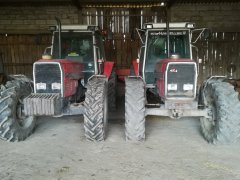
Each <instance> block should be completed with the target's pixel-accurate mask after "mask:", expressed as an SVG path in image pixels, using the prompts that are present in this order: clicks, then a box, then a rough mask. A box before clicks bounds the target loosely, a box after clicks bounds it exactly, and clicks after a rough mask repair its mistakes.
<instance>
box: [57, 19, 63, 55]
mask: <svg viewBox="0 0 240 180" xmlns="http://www.w3.org/2000/svg"><path fill="white" fill-rule="evenodd" d="M55 20H56V21H57V25H58V58H59V59H62V37H61V34H62V24H61V21H60V19H58V18H57V17H55Z"/></svg>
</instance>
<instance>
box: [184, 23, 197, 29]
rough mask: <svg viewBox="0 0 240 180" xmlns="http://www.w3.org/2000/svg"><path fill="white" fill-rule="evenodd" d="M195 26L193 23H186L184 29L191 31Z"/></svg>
mask: <svg viewBox="0 0 240 180" xmlns="http://www.w3.org/2000/svg"><path fill="white" fill-rule="evenodd" d="M194 26H195V24H194V23H186V28H189V29H193V28H194Z"/></svg>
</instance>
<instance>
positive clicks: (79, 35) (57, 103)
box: [0, 20, 115, 141]
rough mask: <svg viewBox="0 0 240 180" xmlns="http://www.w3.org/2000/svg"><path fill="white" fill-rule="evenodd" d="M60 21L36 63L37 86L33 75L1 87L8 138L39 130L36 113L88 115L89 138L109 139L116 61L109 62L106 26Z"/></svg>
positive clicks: (2, 123) (0, 113)
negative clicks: (103, 30) (109, 119)
mask: <svg viewBox="0 0 240 180" xmlns="http://www.w3.org/2000/svg"><path fill="white" fill-rule="evenodd" d="M57 21H58V26H54V27H51V30H52V31H53V37H52V45H51V46H50V47H48V48H47V49H46V50H45V54H44V55H43V57H42V59H40V60H38V61H37V62H35V63H34V64H33V89H31V88H32V82H31V81H29V80H25V81H20V82H19V81H18V82H17V83H16V82H10V83H8V84H10V85H8V86H6V87H4V88H2V89H1V92H0V93H1V94H0V95H1V97H0V137H1V138H2V139H4V140H8V141H21V140H24V139H25V138H26V137H28V136H29V135H30V134H31V133H32V131H33V130H34V127H35V117H37V116H54V117H59V116H63V115H77V114H84V129H85V135H86V138H87V139H88V140H90V141H102V140H104V138H105V134H106V126H107V119H108V115H107V114H108V98H109V99H110V101H109V106H110V107H115V105H114V104H115V88H114V86H115V77H114V72H112V69H113V65H114V63H113V62H108V61H105V53H104V46H103V37H102V35H101V31H100V30H99V28H98V27H97V26H87V25H86V26H85V25H64V26H61V22H60V21H59V20H57ZM47 51H49V52H48V53H47ZM108 87H110V88H108ZM32 90H33V93H31V92H32ZM110 96H111V97H110Z"/></svg>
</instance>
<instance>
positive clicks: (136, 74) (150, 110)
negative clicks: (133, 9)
mask: <svg viewBox="0 0 240 180" xmlns="http://www.w3.org/2000/svg"><path fill="white" fill-rule="evenodd" d="M193 26H194V24H191V23H158V24H151V23H148V24H145V27H144V29H138V30H137V31H138V34H139V37H140V39H141V41H142V44H143V45H142V47H141V49H140V53H139V59H138V60H137V62H136V61H134V62H133V68H132V71H131V72H132V74H131V76H129V77H127V78H126V92H125V134H126V139H127V140H134V141H141V140H144V139H145V117H146V116H148V115H155V116H167V117H171V118H174V119H179V118H181V117H186V116H188V117H200V121H201V129H202V134H203V136H204V137H205V139H206V140H207V141H208V142H211V143H218V142H219V143H228V142H233V141H236V139H237V138H238V137H239V136H240V101H239V93H238V92H237V91H236V88H234V86H233V85H232V84H230V83H229V79H228V78H226V77H223V76H214V77H210V78H209V79H207V80H206V81H205V82H204V83H203V84H202V85H201V88H198V86H197V80H198V65H199V64H198V62H196V61H194V60H192V59H193V58H192V45H193V44H192V34H193V32H196V31H198V32H200V33H198V36H197V38H196V39H195V40H194V42H196V41H197V39H199V37H201V36H203V37H204V35H207V34H208V32H209V31H207V30H206V29H201V30H199V29H198V30H196V31H195V30H194V29H193ZM233 81H234V80H233ZM234 82H237V81H234Z"/></svg>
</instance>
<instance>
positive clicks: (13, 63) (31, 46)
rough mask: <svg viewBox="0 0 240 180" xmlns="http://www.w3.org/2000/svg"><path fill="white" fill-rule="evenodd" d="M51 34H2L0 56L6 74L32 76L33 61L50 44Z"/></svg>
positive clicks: (38, 57)
mask: <svg viewBox="0 0 240 180" xmlns="http://www.w3.org/2000/svg"><path fill="white" fill-rule="evenodd" d="M50 39H51V36H50V35H8V36H6V35H0V55H1V56H0V58H2V61H3V65H4V71H5V73H6V74H25V75H27V76H28V77H32V65H33V62H35V61H36V60H38V59H40V58H41V55H42V54H43V52H44V49H45V48H46V47H47V46H49V44H50V42H51V41H50Z"/></svg>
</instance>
